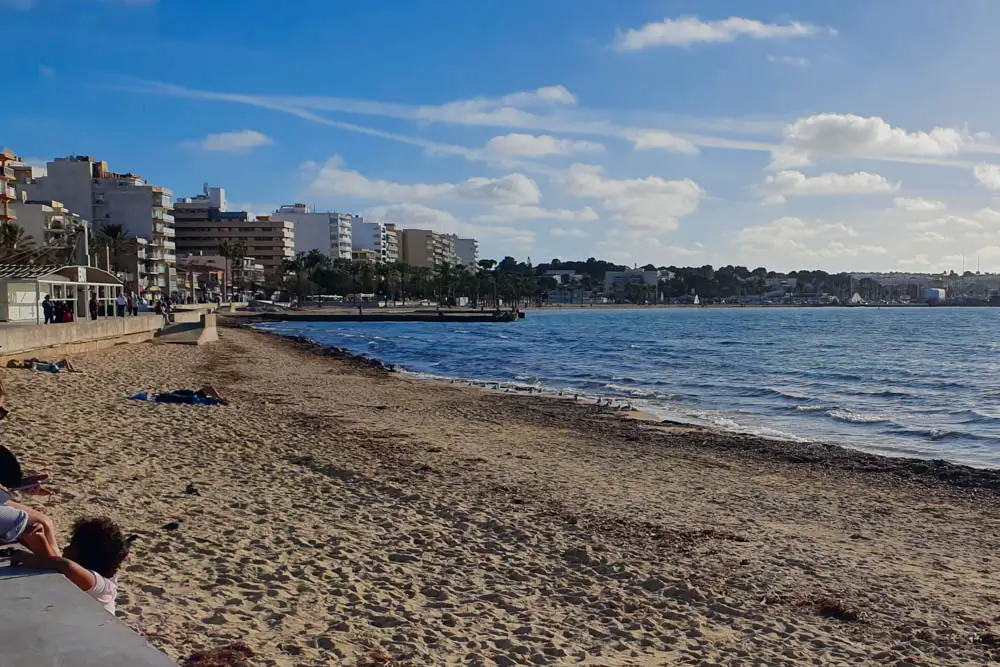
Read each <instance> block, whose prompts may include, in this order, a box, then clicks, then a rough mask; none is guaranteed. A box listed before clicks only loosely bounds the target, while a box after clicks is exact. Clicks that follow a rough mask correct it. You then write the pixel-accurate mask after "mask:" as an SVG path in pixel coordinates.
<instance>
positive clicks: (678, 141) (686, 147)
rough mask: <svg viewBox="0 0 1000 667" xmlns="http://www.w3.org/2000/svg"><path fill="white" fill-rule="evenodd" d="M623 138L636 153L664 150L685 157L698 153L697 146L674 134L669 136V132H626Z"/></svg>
mask: <svg viewBox="0 0 1000 667" xmlns="http://www.w3.org/2000/svg"><path fill="white" fill-rule="evenodd" d="M625 137H626V138H627V139H630V140H631V141H632V145H633V147H634V148H635V150H637V151H644V150H665V151H671V152H673V153H685V154H687V155H694V154H696V153H698V147H697V146H695V145H694V144H692V143H691V142H690V141H688V140H687V139H684V138H682V137H679V136H677V135H676V134H671V133H670V132H659V131H653V130H642V131H637V132H626V133H625Z"/></svg>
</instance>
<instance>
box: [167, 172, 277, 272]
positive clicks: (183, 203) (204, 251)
mask: <svg viewBox="0 0 1000 667" xmlns="http://www.w3.org/2000/svg"><path fill="white" fill-rule="evenodd" d="M225 209H226V195H225V191H224V190H223V189H222V188H209V187H208V186H207V185H206V186H205V191H204V194H201V195H198V196H196V197H190V198H186V199H179V200H177V203H176V204H175V205H174V222H175V224H176V226H177V246H178V249H179V252H180V253H181V254H184V255H218V254H219V248H220V247H222V246H224V245H227V244H228V245H229V246H234V245H242V246H243V247H244V256H245V257H252V258H255V259H256V260H257V263H259V264H260V265H262V266H263V271H264V273H265V274H267V276H268V277H271V276H275V275H277V274H279V273H280V272H281V270H282V263H283V262H284V261H285V260H288V259H292V258H294V257H295V223H294V222H291V221H283V220H273V219H271V218H270V217H269V216H259V217H257V218H254V216H253V215H252V214H250V213H248V212H246V211H227V210H225Z"/></svg>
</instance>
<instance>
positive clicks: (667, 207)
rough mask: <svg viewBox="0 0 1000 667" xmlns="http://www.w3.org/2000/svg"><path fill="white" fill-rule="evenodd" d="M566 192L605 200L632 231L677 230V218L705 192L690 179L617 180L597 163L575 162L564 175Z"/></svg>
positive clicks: (606, 206)
mask: <svg viewBox="0 0 1000 667" xmlns="http://www.w3.org/2000/svg"><path fill="white" fill-rule="evenodd" d="M560 180H561V181H562V184H563V187H564V188H565V190H566V192H567V194H570V195H572V196H574V197H587V198H596V199H602V200H603V202H602V206H603V208H604V209H605V210H606V211H608V212H610V213H612V214H614V215H615V217H616V218H617V219H618V220H619V221H621V223H622V224H623V226H624V227H626V228H628V229H632V230H647V231H652V232H663V231H671V230H674V229H677V226H678V224H679V223H678V219H679V218H682V217H684V216H686V215H690V214H691V213H694V212H695V211H696V210H697V209H698V205H699V204H700V203H701V200H702V198H703V197H704V196H705V191H704V190H702V189H701V187H699V186H698V184H697V183H695V182H694V181H692V180H691V179H688V178H686V179H683V180H680V181H666V180H664V179H662V178H660V177H658V176H647V177H646V178H635V179H626V180H615V179H611V178H607V177H605V176H604V169H603V168H602V167H598V166H595V165H586V164H574V165H572V166H571V167H570V168H569V171H568V173H567V174H565V175H564V176H562V177H561V179H560Z"/></svg>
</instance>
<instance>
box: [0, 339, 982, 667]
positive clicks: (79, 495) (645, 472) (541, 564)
mask: <svg viewBox="0 0 1000 667" xmlns="http://www.w3.org/2000/svg"><path fill="white" fill-rule="evenodd" d="M220 335H221V337H222V340H221V341H220V342H219V343H215V344H212V345H208V346H203V347H199V348H193V347H184V346H166V345H154V344H144V345H134V346H119V347H116V348H113V349H110V350H105V351H102V352H96V353H92V354H84V355H78V356H76V357H73V361H74V363H75V364H76V365H77V366H78V367H79V368H81V369H82V370H83V371H84V374H60V375H49V374H47V373H35V372H31V371H22V370H4V371H2V374H3V375H2V377H3V380H4V382H5V384H6V387H7V397H8V407H9V408H10V409H11V410H12V414H11V417H10V419H9V420H8V421H6V422H3V423H2V424H0V428H2V429H3V441H4V443H5V444H6V445H8V446H9V447H11V448H12V449H14V450H15V451H16V452H17V453H18V454H19V456H20V457H21V459H22V461H23V462H24V463H25V465H26V467H28V468H29V469H32V470H44V471H48V472H50V473H52V475H53V477H54V479H55V481H56V483H57V485H58V488H59V494H58V495H57V496H55V497H53V498H49V499H32V500H30V501H29V502H30V503H31V504H33V505H35V506H36V507H39V508H41V509H43V510H44V511H46V512H48V513H49V514H50V515H51V516H53V518H54V520H55V521H56V524H57V528H59V530H60V532H61V533H62V534H63V535H65V531H66V530H67V529H68V527H69V524H70V522H71V521H72V519H74V518H75V517H77V516H80V515H94V514H102V515H103V514H107V515H110V516H112V517H114V518H115V519H116V520H118V521H119V522H120V523H121V524H122V525H123V526H124V527H125V529H126V530H127V531H128V532H133V533H137V534H139V535H140V539H139V541H138V542H137V544H136V547H135V549H134V550H133V553H132V554H131V556H130V559H129V561H128V562H127V565H126V567H125V568H124V571H123V572H122V574H121V577H120V580H121V592H120V594H119V600H118V607H119V612H118V613H119V616H120V617H121V618H122V620H124V621H125V622H126V623H127V624H129V625H130V626H131V627H133V628H135V629H136V630H138V631H139V632H141V633H143V634H145V635H146V636H147V637H149V639H150V640H151V641H152V642H153V643H154V644H155V645H157V646H159V647H161V648H162V649H163V650H164V651H166V652H167V653H168V654H169V655H170V656H171V657H173V658H175V659H182V658H184V657H186V656H188V655H190V654H191V653H193V652H195V651H197V650H201V649H207V648H212V647H216V646H220V645H225V644H227V643H229V642H232V641H244V642H246V643H247V645H249V646H250V647H251V649H252V650H253V651H254V652H255V654H256V657H255V658H253V659H252V660H251V661H250V664H254V665H326V664H331V663H332V664H346V665H367V664H372V665H374V664H407V663H409V664H413V665H453V664H454V665H458V664H461V665H466V664H468V665H513V664H535V665H545V664H586V665H678V664H764V665H779V664H813V665H833V664H861V663H885V664H941V665H959V664H962V665H966V664H983V663H986V662H988V661H990V660H991V659H992V658H993V657H995V656H997V654H998V653H1000V648H998V647H1000V585H998V584H1000V582H998V579H997V577H996V572H997V569H998V566H1000V555H998V553H997V549H996V547H997V544H998V532H1000V531H998V529H1000V518H998V517H1000V514H998V512H997V509H998V502H997V498H998V492H997V491H996V490H994V489H990V488H986V487H991V486H992V487H996V486H997V483H998V479H1000V478H998V476H997V475H996V474H994V473H976V472H974V471H970V470H968V469H962V468H953V467H947V466H935V465H930V464H928V465H924V464H915V463H912V462H902V461H894V460H891V459H883V458H880V457H874V456H866V455H859V454H852V453H850V452H846V451H845V450H841V449H839V448H835V447H824V446H803V445H795V444H780V443H772V442H768V441H764V440H760V439H754V438H749V437H744V436H736V435H726V434H720V433H714V432H711V431H707V430H701V429H694V428H688V427H683V426H669V425H662V424H659V423H656V422H651V421H648V420H647V421H639V420H631V419H628V418H624V417H622V416H620V415H618V414H612V413H610V412H606V411H601V410H600V409H598V408H597V407H595V406H590V405H588V406H584V405H577V404H574V403H572V402H571V401H566V400H560V399H554V398H539V397H528V396H519V395H513V394H504V393H499V392H488V391H481V390H476V389H471V388H467V387H463V386H460V385H458V384H454V385H453V384H445V383H427V382H417V381H412V380H408V379H406V378H402V377H398V376H395V375H390V374H386V373H381V372H377V371H374V370H368V369H364V368H361V367H359V365H357V364H354V363H350V362H349V361H343V360H337V359H331V358H326V357H322V356H317V355H316V354H313V353H311V352H310V351H309V350H307V349H305V348H304V347H303V346H301V345H296V344H293V343H290V342H287V341H282V340H279V339H276V338H274V337H270V336H266V335H263V334H257V333H252V332H249V331H244V330H235V329H233V330H230V329H224V330H221V331H220ZM207 382H212V383H214V384H215V386H216V387H218V389H219V390H220V391H221V392H222V393H223V394H224V395H225V396H226V397H228V398H230V399H231V401H232V402H231V405H229V406H228V407H191V406H182V405H154V404H146V403H139V402H134V401H128V400H126V397H127V396H128V395H130V394H134V393H136V392H137V391H141V390H146V391H162V390H170V389H177V388H184V387H191V388H197V387H199V386H201V385H202V384H205V383H207ZM938 477H941V478H943V481H942V480H939V479H938ZM189 484H193V489H192V490H197V494H192V493H187V492H186V489H187V487H188V485H189ZM174 521H177V522H179V528H178V529H177V530H173V531H171V530H166V529H163V528H161V527H162V526H164V525H166V524H168V523H170V522H174ZM994 633H996V634H994ZM387 657H392V658H394V659H395V660H398V661H399V662H398V663H390V662H387V661H386V658H387Z"/></svg>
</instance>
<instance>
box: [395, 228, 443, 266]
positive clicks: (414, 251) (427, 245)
mask: <svg viewBox="0 0 1000 667" xmlns="http://www.w3.org/2000/svg"><path fill="white" fill-rule="evenodd" d="M400 236H401V238H402V243H400V249H401V254H402V261H403V263H404V264H408V265H410V266H423V267H427V268H434V267H435V266H438V265H440V264H444V263H445V262H447V263H449V264H455V263H456V257H455V246H454V244H453V243H452V240H451V238H449V237H448V236H446V235H445V234H438V233H437V232H432V231H430V230H427V229H404V230H403V231H402V232H401V233H400Z"/></svg>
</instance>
